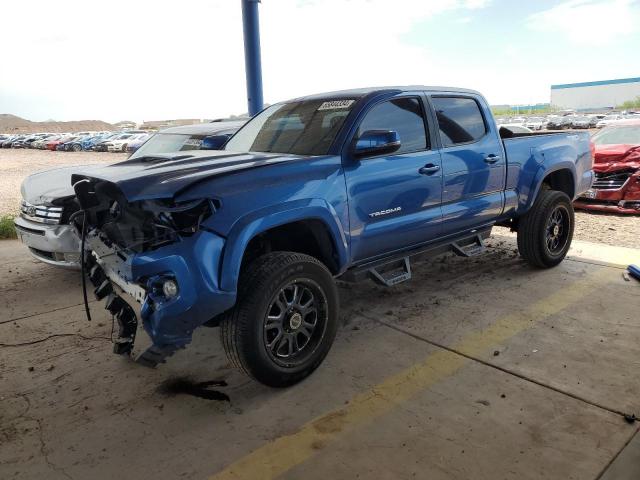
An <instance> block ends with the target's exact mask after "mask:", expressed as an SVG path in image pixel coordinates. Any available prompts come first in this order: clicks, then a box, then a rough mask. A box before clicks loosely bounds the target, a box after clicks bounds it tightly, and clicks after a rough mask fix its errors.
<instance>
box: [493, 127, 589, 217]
mask: <svg viewBox="0 0 640 480" xmlns="http://www.w3.org/2000/svg"><path fill="white" fill-rule="evenodd" d="M502 131H503V130H501V137H502ZM502 144H503V146H504V150H505V153H506V158H507V176H506V188H505V200H506V202H505V214H512V213H513V212H514V211H515V213H523V212H524V211H526V210H527V209H528V207H529V205H530V204H531V202H532V201H533V198H535V195H536V194H537V188H539V184H540V182H539V180H540V179H539V178H538V177H539V176H540V175H542V174H543V172H546V174H548V173H549V172H552V171H554V170H560V169H562V168H568V169H569V170H571V171H574V172H575V174H574V177H573V179H571V183H572V192H573V199H574V200H575V198H577V197H578V196H579V195H580V194H581V193H582V192H584V191H586V190H588V189H589V188H590V187H591V183H592V181H593V178H592V177H593V173H592V170H591V168H592V157H591V146H590V145H591V142H590V137H589V133H588V132H587V131H572V130H565V131H560V132H534V133H522V134H513V135H511V136H509V138H504V137H503V138H502Z"/></svg>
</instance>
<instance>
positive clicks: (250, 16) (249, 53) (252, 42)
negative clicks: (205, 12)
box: [242, 0, 263, 116]
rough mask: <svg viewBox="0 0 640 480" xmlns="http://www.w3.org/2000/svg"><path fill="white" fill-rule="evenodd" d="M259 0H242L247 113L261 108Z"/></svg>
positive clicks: (250, 113)
mask: <svg viewBox="0 0 640 480" xmlns="http://www.w3.org/2000/svg"><path fill="white" fill-rule="evenodd" d="M258 3H260V0H242V29H243V32H244V65H245V73H246V75H247V102H248V104H249V115H251V116H254V115H255V114H256V113H258V112H259V111H260V110H262V108H263V106H262V62H261V59H260V21H259V19H258Z"/></svg>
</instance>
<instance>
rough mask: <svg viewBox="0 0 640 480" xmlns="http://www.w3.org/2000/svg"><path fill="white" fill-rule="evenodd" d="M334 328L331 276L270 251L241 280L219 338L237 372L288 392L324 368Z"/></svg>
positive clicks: (312, 263) (316, 265)
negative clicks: (290, 386)
mask: <svg viewBox="0 0 640 480" xmlns="http://www.w3.org/2000/svg"><path fill="white" fill-rule="evenodd" d="M337 327H338V293H337V289H336V286H335V283H334V281H333V277H332V275H331V272H329V270H327V268H326V267H325V266H324V265H323V264H322V263H320V262H319V261H318V260H316V259H315V258H313V257H310V256H309V255H303V254H300V253H293V252H274V253H269V254H266V255H263V256H262V257H260V258H258V259H256V260H255V261H254V262H253V263H252V264H251V265H249V267H248V268H247V269H246V271H245V272H244V273H243V274H242V275H241V279H240V286H239V289H238V300H237V303H236V306H235V307H234V309H233V310H232V311H231V312H230V313H228V314H227V315H226V317H225V318H224V319H223V321H222V323H221V326H220V335H221V339H222V344H223V345H224V348H225V351H226V353H227V356H228V357H229V359H230V360H231V362H232V363H234V364H235V365H236V366H237V367H239V368H241V369H242V370H244V372H245V373H247V374H248V375H249V376H251V377H253V378H254V379H255V380H257V381H259V382H261V383H264V384H265V385H269V386H272V387H286V386H289V385H293V384H295V383H297V382H299V381H300V380H302V379H304V378H305V377H307V376H308V375H310V374H311V373H312V372H313V371H314V370H315V369H316V368H317V367H318V366H319V365H320V363H322V361H323V360H324V358H325V356H326V355H327V353H328V352H329V349H330V348H331V345H332V343H333V340H334V338H335V335H336V331H337Z"/></svg>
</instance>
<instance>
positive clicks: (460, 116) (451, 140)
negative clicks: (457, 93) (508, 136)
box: [431, 96, 487, 147]
mask: <svg viewBox="0 0 640 480" xmlns="http://www.w3.org/2000/svg"><path fill="white" fill-rule="evenodd" d="M431 101H432V103H433V107H434V109H435V112H436V117H437V119H438V130H439V132H440V141H441V142H442V146H443V147H453V146H455V145H461V144H465V143H473V142H476V141H478V140H480V139H481V138H482V137H484V136H485V135H486V133H487V125H486V122H485V120H484V116H483V115H482V112H481V110H480V105H478V102H477V101H476V100H475V99H473V98H470V97H453V96H452V97H444V96H437V97H432V98H431Z"/></svg>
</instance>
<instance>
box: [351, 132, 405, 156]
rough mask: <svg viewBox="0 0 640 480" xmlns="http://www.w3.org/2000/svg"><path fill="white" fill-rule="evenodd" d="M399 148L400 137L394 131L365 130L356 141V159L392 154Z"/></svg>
mask: <svg viewBox="0 0 640 480" xmlns="http://www.w3.org/2000/svg"><path fill="white" fill-rule="evenodd" d="M399 148H400V135H399V134H398V132H396V131H394V130H367V131H366V132H364V133H363V134H362V135H360V137H359V138H358V139H357V140H356V143H355V146H354V148H353V154H354V156H355V157H356V158H363V157H372V156H374V155H384V154H387V153H393V152H395V151H396V150H398V149H399Z"/></svg>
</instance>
